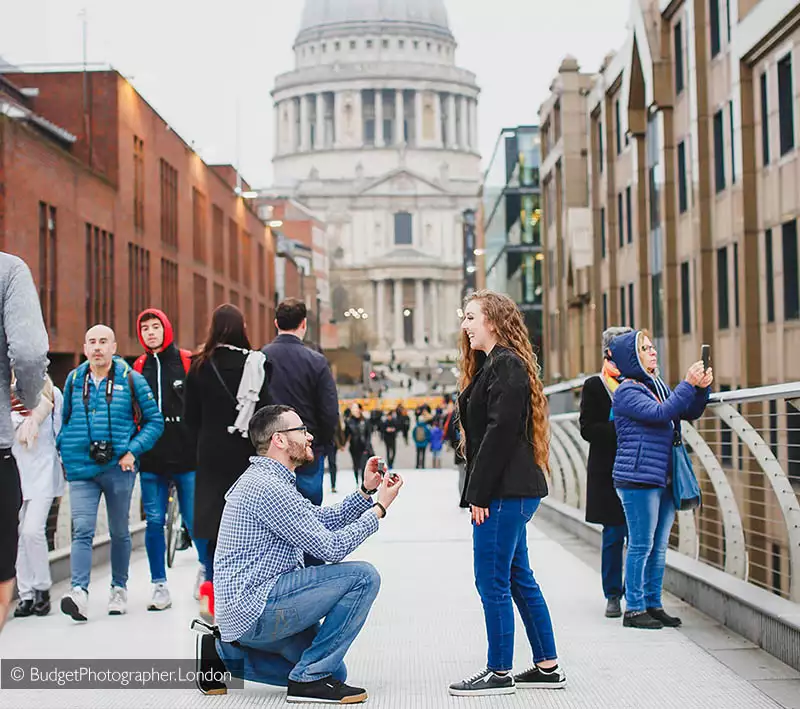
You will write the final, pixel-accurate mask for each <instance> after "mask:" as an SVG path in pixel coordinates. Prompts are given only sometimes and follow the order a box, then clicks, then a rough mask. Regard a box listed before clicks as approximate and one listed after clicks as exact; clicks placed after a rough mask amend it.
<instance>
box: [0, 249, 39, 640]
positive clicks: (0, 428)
mask: <svg viewBox="0 0 800 709" xmlns="http://www.w3.org/2000/svg"><path fill="white" fill-rule="evenodd" d="M48 347H49V344H48V341H47V330H46V329H45V326H44V321H43V319H42V308H41V305H40V304H39V295H38V293H37V292H36V286H35V285H34V282H33V277H32V276H31V272H30V269H29V268H28V267H27V265H26V264H25V262H24V261H23V260H22V259H20V258H17V257H16V256H12V255H11V254H7V253H4V252H2V251H0V630H2V628H3V625H4V624H5V622H6V618H7V617H8V611H9V609H10V607H11V600H12V597H13V595H14V578H15V576H16V563H17V549H18V546H19V512H20V509H21V508H22V488H21V484H20V477H19V471H18V469H17V464H16V461H15V460H14V454H13V453H12V452H11V448H12V446H13V444H14V427H13V424H12V421H11V414H12V412H13V411H17V412H27V411H30V410H32V409H35V408H36V407H37V406H38V404H39V396H40V394H41V391H42V388H43V386H44V377H45V372H46V371H47V350H48ZM12 362H13V363H14V368H15V375H16V384H15V387H14V389H13V390H12V389H11V363H12Z"/></svg>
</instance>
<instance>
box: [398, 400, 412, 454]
mask: <svg viewBox="0 0 800 709" xmlns="http://www.w3.org/2000/svg"><path fill="white" fill-rule="evenodd" d="M397 416H398V418H399V419H400V432H401V433H402V434H403V441H405V444H406V445H408V434H409V433H410V431H411V419H410V418H409V416H408V411H407V410H406V407H405V406H403V405H402V404H398V405H397Z"/></svg>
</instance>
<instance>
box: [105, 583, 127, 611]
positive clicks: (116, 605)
mask: <svg viewBox="0 0 800 709" xmlns="http://www.w3.org/2000/svg"><path fill="white" fill-rule="evenodd" d="M127 612H128V592H127V591H126V590H125V589H124V588H120V587H119V586H112V587H111V593H110V594H109V596H108V614H109V615H124V614H125V613H127Z"/></svg>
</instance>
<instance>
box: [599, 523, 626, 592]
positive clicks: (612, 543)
mask: <svg viewBox="0 0 800 709" xmlns="http://www.w3.org/2000/svg"><path fill="white" fill-rule="evenodd" d="M627 536H628V528H627V527H626V526H625V525H624V524H606V525H603V554H602V557H601V558H602V561H601V573H602V576H603V595H605V597H606V598H622V595H623V594H624V593H625V586H624V585H623V583H622V557H623V555H624V552H625V539H626V538H627Z"/></svg>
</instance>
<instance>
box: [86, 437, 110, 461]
mask: <svg viewBox="0 0 800 709" xmlns="http://www.w3.org/2000/svg"><path fill="white" fill-rule="evenodd" d="M89 457H90V458H91V459H92V460H93V461H94V462H95V463H97V464H99V465H108V464H109V463H110V462H111V461H112V460H113V459H114V447H113V446H112V445H111V441H92V442H91V443H89Z"/></svg>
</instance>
